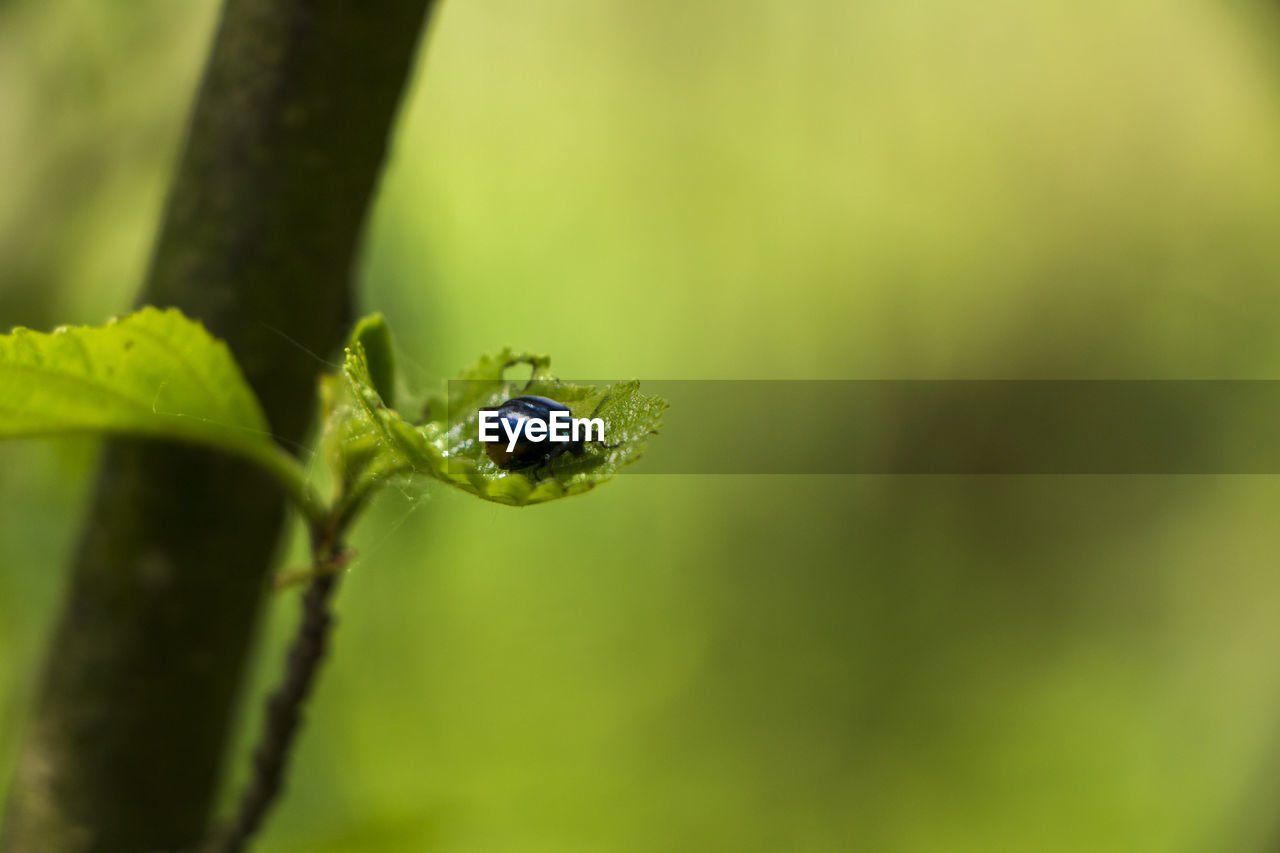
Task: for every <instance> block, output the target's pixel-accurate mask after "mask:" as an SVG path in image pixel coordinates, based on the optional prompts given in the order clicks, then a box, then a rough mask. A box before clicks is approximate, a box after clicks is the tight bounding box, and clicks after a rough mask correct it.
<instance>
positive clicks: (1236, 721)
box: [0, 0, 1280, 853]
mask: <svg viewBox="0 0 1280 853" xmlns="http://www.w3.org/2000/svg"><path fill="white" fill-rule="evenodd" d="M216 11H217V10H216V8H215V6H214V4H213V3H211V2H209V0H198V1H197V0H193V2H184V3H172V2H162V0H141V2H135V3H131V4H127V5H122V4H104V3H94V2H89V0H61V2H57V3H40V2H36V0H4V2H0V175H3V183H2V186H3V190H0V327H5V328H7V327H9V326H11V325H15V324H23V325H29V326H33V327H37V328H48V327H51V326H53V325H56V324H60V323H76V322H85V323H99V322H102V321H103V320H104V319H105V318H106V317H108V316H110V315H112V314H115V313H120V312H123V311H125V310H127V309H128V307H129V306H130V304H131V302H132V299H133V295H134V293H135V291H136V289H137V287H138V285H139V283H140V281H141V278H142V275H143V272H144V270H145V265H146V259H147V253H148V249H149V245H150V241H151V239H152V236H153V234H154V232H155V229H156V224H157V220H158V217H159V214H160V210H161V206H162V203H163V198H164V192H165V186H166V181H167V177H168V175H169V173H170V171H171V169H172V167H173V164H174V161H175V158H176V155H177V151H178V147H179V145H180V142H181V135H182V131H183V123H184V120H185V117H186V114H187V109H188V106H189V103H190V99H191V97H192V94H193V90H194V87H195V85H196V84H197V81H198V77H199V72H200V68H201V64H202V62H203V58H204V55H205V50H206V47H207V44H208V40H209V37H210V34H211V29H212V27H213V25H214V23H215V19H216ZM372 13H373V12H371V14H372ZM428 48H429V49H428V50H426V51H425V52H424V55H423V58H422V60H421V61H420V63H419V66H418V69H417V73H416V76H415V79H414V83H413V86H412V89H411V91H410V93H409V95H408V99H407V101H406V104H405V107H404V110H403V113H402V116H401V120H400V123H399V129H398V132H397V134H396V137H395V143H394V150H393V153H392V159H391V161H390V164H389V168H388V170H387V172H386V174H385V177H384V180H383V183H382V190H381V194H380V196H379V199H378V203H377V207H376V212H375V215H374V218H373V221H372V225H371V229H370V232H369V234H368V238H367V241H366V249H365V252H364V256H363V262H362V264H361V266H360V268H359V270H358V282H359V297H358V301H359V304H360V306H361V307H362V308H365V309H379V310H382V311H384V312H385V313H386V314H387V316H388V318H389V319H390V321H391V323H392V326H393V328H394V329H395V331H396V333H397V335H398V345H399V350H400V353H399V354H400V357H401V361H402V363H403V366H404V370H405V384H406V386H407V388H408V390H409V391H410V392H415V393H422V394H425V393H427V392H430V391H433V390H436V389H437V388H438V387H440V383H441V382H442V381H443V380H444V379H445V378H446V377H448V376H449V375H450V374H451V373H452V372H453V371H455V370H456V369H458V368H459V367H461V366H463V365H464V364H466V363H468V362H469V361H471V360H472V359H473V358H474V357H475V356H476V355H477V354H479V353H480V352H483V351H487V350H493V349H495V348H497V347H500V346H502V345H504V344H511V345H514V346H519V347H527V348H531V349H535V350H543V351H547V352H550V353H552V354H553V356H554V359H555V361H554V367H555V368H557V370H558V372H560V373H561V374H562V375H565V376H585V377H630V376H635V377H640V378H641V379H644V378H652V379H677V378H679V379H703V378H739V379H757V378H768V379H788V378H808V379H850V378H877V379H902V378H931V379H945V378H983V379H987V378H1012V377H1020V378H1182V379H1191V378H1227V377H1230V378H1266V379H1276V378H1280V375H1278V374H1280V337H1278V336H1277V335H1276V334H1275V329H1276V328H1277V322H1278V318H1280V287H1278V283H1280V239H1277V235H1278V234H1280V6H1276V5H1275V4H1274V3H1271V2H1261V0H1259V2H1246V0H1233V2H1229V3H1216V2H1209V0H1181V2H1172V0H1108V2H1091V1H1090V2H1066V0H1043V2H1037V3H1026V2H1020V0H983V1H982V2H980V3H976V4H975V3H956V2H948V0H894V2H889V0H869V2H865V3H856V4H855V3H844V2H839V0H803V2H789V3H782V2H776V1H775V2H770V0H745V2H735V3H723V2H706V3H694V4H690V3H681V2H675V0H658V2H651V3H642V4H636V3H621V2H611V1H609V0H604V1H602V0H555V2H545V3H537V4H527V3H520V2H516V0H446V2H445V3H444V5H443V8H442V10H441V12H440V14H439V15H438V17H437V19H436V21H435V24H434V27H433V29H432V31H431V34H430V38H429V42H428ZM371 49H376V46H371ZM320 355H321V356H325V357H328V356H330V355H331V354H320ZM298 357H299V358H308V359H309V358H311V356H310V355H307V354H305V353H299V356H298ZM778 414H779V415H780V416H785V417H788V418H792V419H794V422H795V428H796V430H797V434H800V435H803V434H804V432H805V431H810V430H816V429H819V428H822V427H824V426H825V425H824V424H823V422H822V420H821V415H820V413H815V412H786V413H778ZM657 440H658V441H660V440H661V439H660V438H659V439H657ZM96 450H97V448H96V445H95V443H94V442H92V441H87V440H83V441H60V442H28V443H22V444H14V445H7V446H2V447H0V555H3V556H2V559H0V779H2V780H4V781H2V782H0V791H2V790H3V788H4V786H5V785H7V784H8V776H9V770H10V768H11V766H12V762H13V758H14V754H15V750H16V744H17V742H18V738H19V737H20V734H21V731H22V727H23V724H24V723H23V721H24V714H25V712H26V710H27V708H28V706H29V704H30V701H31V698H32V693H33V689H34V684H35V679H36V674H37V672H38V667H39V664H40V656H41V649H42V643H43V640H44V638H45V636H46V634H47V632H48V630H49V628H50V624H51V618H52V616H53V614H54V612H55V608H56V602H57V599H58V595H59V592H60V590H61V587H62V583H63V577H64V575H63V572H64V567H65V564H66V562H67V558H68V555H69V553H70V552H71V550H72V549H73V547H74V543H75V539H76V535H77V527H78V524H79V519H80V515H81V512H82V510H83V508H84V505H85V498H86V495H87V486H88V478H89V477H90V476H91V474H92V471H93V463H94V459H95V456H96ZM763 452H767V448H766V449H763ZM1277 507H1280V481H1277V479H1276V478H1275V477H1263V476H1256V477H1081V478H1067V477H1020V478H1019V477H1010V478H999V477H986V478H979V477H923V476H919V477H817V476H811V477H799V476H797V477H782V476H774V477H751V476H735V477H692V476H656V475H655V476H639V475H637V476H628V477H621V478H619V479H618V480H616V481H615V482H613V483H611V484H610V485H609V486H608V487H606V488H604V489H601V490H599V491H597V492H594V493H592V494H590V495H587V496H585V497H582V498H577V499H573V500H570V501H563V502H559V503H556V504H552V505H547V506H541V507H534V508H530V509H526V510H512V509H508V508H506V507H501V506H496V505H490V504H485V503H482V502H480V501H477V500H475V499H473V498H471V497H469V496H467V495H464V494H461V493H454V492H448V491H444V490H439V489H435V488H430V487H423V486H420V485H404V486H398V487H396V488H393V489H391V490H389V492H388V493H387V494H386V495H385V496H384V497H383V498H382V499H381V500H380V501H379V502H378V504H377V505H376V506H375V507H374V508H373V510H372V511H371V513H370V515H369V517H368V518H367V520H366V521H365V523H364V524H363V526H362V527H361V529H360V530H359V532H358V533H357V535H356V539H355V544H356V546H357V547H358V549H359V551H360V553H361V557H360V560H359V562H358V564H357V565H356V567H355V568H354V569H353V570H352V571H351V572H350V574H349V577H348V578H347V579H346V580H345V582H344V588H343V589H342V592H341V595H340V599H341V600H340V604H339V608H340V614H341V622H340V627H339V631H338V635H337V637H336V644H335V652H334V655H333V657H332V658H331V660H330V662H329V665H328V667H327V669H326V670H325V672H324V674H323V678H322V682H321V684H320V688H319V691H318V695H317V696H316V697H315V700H314V703H313V705H312V707H311V710H310V712H309V717H308V723H307V727H306V729H305V732H304V736H303V739H302V741H301V746H300V751H299V753H298V754H297V756H296V761H295V763H294V767H293V771H292V774H291V778H290V782H289V790H288V793H287V797H286V799H285V800H284V801H283V803H282V805H281V807H280V808H279V810H278V811H277V813H276V814H275V816H274V819H273V820H272V821H271V823H270V825H269V829H268V831H267V833H266V835H265V837H264V840H263V844H262V845H261V849H262V850H264V851H296V850H307V851H423V850H438V851H458V852H459V853H462V851H557V853H560V851H636V852H637V853H640V851H645V853H648V851H654V850H688V851H705V850H735V851H777V850H803V851H811V850H812V851H828V850H854V849H857V850H866V851H940V850H945V851H949V852H951V853H961V851H1026V850H1036V851H1063V853H1068V851H1070V853H1076V851H1081V850H1090V851H1118V853H1120V852H1121V851H1122V853H1142V851H1153V853H1154V851H1161V853H1163V851H1262V850H1268V849H1275V845H1276V843H1277V839H1280V654H1278V650H1280V576H1278V575H1277V572H1276V569H1277V564H1278V558H1280V528H1278V526H1277V524H1276V517H1277ZM292 547H293V552H294V553H293V554H291V555H288V556H285V557H282V563H287V562H289V561H290V560H291V559H296V558H297V556H298V554H297V548H296V545H295V546H292ZM296 609H297V602H296V596H294V595H290V594H283V595H280V596H278V597H277V598H276V599H275V600H274V601H273V602H272V603H271V605H270V608H269V612H268V613H267V619H266V623H265V627H264V634H265V636H264V642H263V644H262V647H261V651H260V653H259V655H258V657H257V661H256V670H255V675H254V679H253V686H252V696H250V697H248V698H247V699H246V706H245V711H244V713H243V714H242V717H243V719H244V724H243V726H242V729H243V731H242V733H241V735H240V738H239V741H240V746H239V748H238V749H239V752H238V753H237V755H236V756H235V757H234V758H233V759H232V760H231V761H230V763H229V770H228V792H229V793H230V792H231V791H232V790H233V789H234V788H235V786H236V784H237V782H238V780H239V779H240V778H241V777H242V775H243V771H244V767H245V758H244V752H245V750H246V749H247V746H248V744H249V742H250V740H251V738H252V735H253V732H254V729H255V728H256V718H257V711H258V698H259V696H260V694H261V693H262V692H263V691H264V690H265V689H266V687H267V686H268V685H269V683H270V682H271V681H272V680H273V679H274V677H275V674H276V673H277V671H278V670H279V667H280V652H281V647H282V643H283V641H284V639H285V637H286V636H287V634H288V631H289V630H290V628H291V626H292V624H293V620H294V616H295V611H296Z"/></svg>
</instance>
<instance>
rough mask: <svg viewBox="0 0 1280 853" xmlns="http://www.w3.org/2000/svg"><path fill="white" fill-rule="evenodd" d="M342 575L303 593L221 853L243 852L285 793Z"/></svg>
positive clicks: (218, 846) (323, 577)
mask: <svg viewBox="0 0 1280 853" xmlns="http://www.w3.org/2000/svg"><path fill="white" fill-rule="evenodd" d="M338 577H339V575H338V573H336V572H326V573H322V574H319V575H317V576H316V578H315V580H313V581H312V582H311V585H310V586H308V587H307V591H306V592H305V593H304V594H303V596H302V622H301V624H299V626H298V632H297V634H296V635H295V636H294V638H293V645H292V646H291V647H290V649H289V658H288V663H287V664H286V668H285V675H284V680H283V681H282V682H281V684H280V686H279V687H277V688H276V690H275V692H273V693H272V694H271V697H270V698H269V699H268V700H267V705H266V713H265V714H264V719H263V730H262V735H261V736H260V739H259V741H258V745H257V747H256V748H255V749H254V753H253V773H252V778H251V779H250V781H249V787H248V788H247V789H246V790H245V792H244V795H243V796H242V797H241V799H240V807H239V810H238V812H237V814H236V817H235V819H234V820H233V822H232V823H231V825H230V827H229V828H228V830H227V831H226V833H225V834H224V835H223V836H221V837H220V838H219V839H218V841H217V842H216V843H215V844H214V846H213V849H214V850H215V851H218V853H239V851H242V850H244V849H245V848H246V846H247V845H248V843H249V840H250V839H251V838H252V837H253V834H254V833H255V832H256V831H257V830H258V828H259V827H260V826H261V825H262V821H263V819H264V818H265V817H266V815H267V812H268V810H269V809H270V808H271V805H272V803H273V802H274V801H275V799H276V797H277V796H278V795H279V794H280V791H281V788H282V787H283V779H284V769H285V764H286V763H287V762H288V760H289V752H290V749H291V747H292V746H293V742H294V740H295V739H296V737H297V735H298V731H299V729H300V727H301V726H300V724H301V721H302V706H303V703H304V702H305V701H306V699H307V696H309V695H310V693H311V690H312V687H313V686H314V684H315V678H316V673H317V672H318V670H319V668H320V662H321V661H322V660H323V658H324V654H325V650H326V649H327V648H328V645H329V633H330V631H331V629H332V627H333V621H334V620H333V614H332V612H331V611H330V610H329V601H330V599H331V598H332V596H333V591H334V589H335V587H336V586H337V583H338Z"/></svg>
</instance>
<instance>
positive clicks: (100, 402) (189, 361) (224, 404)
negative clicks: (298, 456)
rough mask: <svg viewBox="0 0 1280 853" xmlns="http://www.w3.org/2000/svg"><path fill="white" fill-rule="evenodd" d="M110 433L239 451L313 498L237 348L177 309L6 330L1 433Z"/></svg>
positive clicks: (0, 345) (298, 494) (0, 342)
mask: <svg viewBox="0 0 1280 853" xmlns="http://www.w3.org/2000/svg"><path fill="white" fill-rule="evenodd" d="M86 432H107V433H116V434H127V435H137V436H145V437H150V438H161V439H171V440H174V441H182V442H187V443H193V444H201V445H205V446H207V447H213V448H217V449H219V450H224V451H228V452H231V453H237V454H240V455H242V456H246V457H249V458H250V459H252V460H254V461H256V462H258V463H259V464H261V465H263V467H265V468H267V469H268V470H269V471H271V472H272V473H273V474H275V475H276V476H278V477H279V478H280V479H281V481H282V482H283V483H284V485H285V486H286V487H287V488H288V489H289V491H290V493H291V494H292V495H293V496H294V497H295V498H297V499H298V500H299V501H300V502H303V504H304V509H309V510H310V509H313V507H307V506H306V503H307V500H306V492H307V490H306V483H305V478H304V477H303V474H302V469H301V467H300V466H299V465H298V464H297V462H296V461H295V460H294V459H293V458H292V457H291V456H289V455H288V454H287V453H285V452H284V451H283V450H282V449H281V448H280V447H279V446H278V445H277V444H276V443H275V441H274V440H273V439H272V438H271V430H270V427H269V426H268V425H267V419H266V416H265V415H264V414H263V412H262V407H261V406H260V405H259V403H258V399H257V397H256V396H254V393H253V391H252V389H250V387H249V384H248V383H247V382H246V381H245V378H244V376H243V374H242V373H241V372H240V368H239V366H238V365H237V364H236V362H235V359H233V358H232V356H231V352H230V350H228V349H227V345H226V344H224V343H223V342H222V341H219V340H217V339H216V338H214V337H213V336H211V335H210V334H209V333H208V332H207V331H205V329H204V327H203V326H201V325H200V324H199V323H197V322H195V321H193V320H189V319H187V318H186V317H184V316H183V315H182V313H181V312H179V311H177V310H175V309H167V310H161V309H157V308H144V309H142V310H141V311H138V312H137V313H134V314H130V315H129V316H127V317H124V318H123V319H118V320H114V321H112V322H111V323H109V324H108V325H106V326H102V327H74V328H71V327H64V328H61V329H57V330H56V331H54V332H52V333H50V334H46V333H42V332H33V331H31V330H30V329H23V328H17V329H14V330H13V331H12V332H10V333H9V334H7V335H0V439H5V438H25V437H31V436H54V435H63V434H68V433H86Z"/></svg>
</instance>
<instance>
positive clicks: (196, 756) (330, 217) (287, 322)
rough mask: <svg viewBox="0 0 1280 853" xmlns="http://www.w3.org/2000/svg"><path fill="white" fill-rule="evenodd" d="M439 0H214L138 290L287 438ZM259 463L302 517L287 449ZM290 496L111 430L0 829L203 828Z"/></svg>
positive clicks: (306, 417)
mask: <svg viewBox="0 0 1280 853" xmlns="http://www.w3.org/2000/svg"><path fill="white" fill-rule="evenodd" d="M432 4H433V3H432V0H390V1H389V2H387V3H381V4H378V5H377V6H376V8H373V7H366V6H363V5H360V4H353V3H349V2H344V0H225V6H224V11H223V15H222V20H221V23H220V25H219V29H218V33H217V35H216V37H215V39H214V43H213V51H212V54H211V56H210V59H209V63H208V66H207V69H206V72H205V75H204V80H203V83H202V85H201V90H200V94H199V97H198V100H197V103H196V107H195V110H194V113H193V116H192V121H191V124H190V129H189V132H188V136H187V143H186V148H185V151H184V152H183V154H182V157H181V163H180V165H179V168H178V171H177V174H176V177H175V180H174V182H173V187H172V189H171V192H170V196H169V200H168V204H167V206H166V210H165V215H164V223H163V226H162V229H161V232H160V235H159V238H158V239H157V241H156V249H155V254H154V257H153V259H152V263H151V268H150V271H149V274H148V279H147V283H146V286H145V287H144V288H143V291H142V294H141V299H140V301H141V302H143V303H148V304H154V305H162V306H175V307H178V308H181V309H182V310H183V311H184V312H185V313H186V314H187V315H188V316H190V317H193V318H195V319H198V320H200V321H202V322H203V323H204V324H205V326H206V327H207V328H208V329H209V331H210V332H211V333H212V334H214V335H215V336H217V337H219V338H222V339H223V340H225V341H226V342H227V344H228V346H230V348H231V351H232V353H233V354H234V355H235V357H236V360H237V362H238V363H239V364H240V366H241V367H242V369H243V370H244V373H245V378H246V379H247V380H248V381H249V383H250V385H252V386H253V388H254V391H255V392H256V393H257V395H258V397H259V399H260V400H261V401H262V403H263V408H264V410H265V413H266V415H267V420H268V422H269V423H270V424H271V428H272V431H273V432H274V433H275V435H276V436H277V437H278V438H279V439H280V440H281V442H282V443H283V444H285V445H286V446H288V447H297V446H299V443H300V442H302V441H303V440H304V439H305V436H306V433H307V427H308V423H309V421H310V419H311V413H312V412H313V411H314V399H315V372H316V371H315V365H314V363H313V361H312V359H311V358H310V357H309V356H305V355H303V354H300V353H299V352H298V347H299V346H300V347H302V348H304V349H306V350H308V351H311V352H315V353H321V354H327V353H329V352H331V351H333V349H334V348H335V347H337V346H338V345H339V343H340V342H341V340H342V339H343V337H344V335H343V331H344V327H345V326H346V323H347V318H348V310H347V309H348V302H349V299H350V286H351V275H352V269H353V266H354V261H355V257H356V250H357V247H358V245H359V240H360V234H361V231H362V228H363V225H364V221H365V215H366V212H367V210H368V208H369V204H370V200H371V198H372V196H373V192H374V189H375V186H376V182H377V177H378V174H379V172H380V170H381V167H382V163H383V159H384V154H385V152H386V150H387V146H388V140H389V138H390V133H391V127H392V123H393V119H394V116H395V113H396V107H397V104H398V103H399V100H400V95H401V92H402V90H403V88H404V85H405V82H406V80H407V78H408V76H409V73H410V71H411V70H412V68H413V59H414V55H415V52H416V47H417V42H418V37H419V33H420V32H421V30H422V25H423V23H424V21H425V18H426V16H427V12H428V11H429V9H430V8H431V6H432ZM290 341H292V342H296V343H290ZM266 461H267V465H268V468H269V469H270V470H272V471H273V472H274V473H275V474H276V475H277V476H278V477H279V476H282V475H283V482H285V483H286V486H290V487H292V488H293V491H294V495H293V496H294V497H295V498H300V504H301V505H302V507H303V509H304V512H306V513H307V515H308V516H309V518H310V520H311V521H312V523H313V526H314V523H315V521H316V520H317V517H318V515H319V513H318V512H317V510H316V507H315V502H314V500H313V499H312V498H311V497H310V496H309V495H308V494H306V493H305V492H304V491H302V490H300V489H299V488H297V483H298V482H300V481H299V480H298V479H296V478H294V477H293V471H294V470H295V469H293V468H292V467H289V468H288V471H286V466H285V464H284V462H283V459H279V458H278V459H275V460H266ZM283 506H284V504H283V499H282V496H281V494H280V492H279V491H278V490H277V489H275V488H273V484H272V482H271V480H270V479H269V478H268V477H267V476H264V475H263V474H262V473H261V472H260V471H259V470H258V469H256V468H254V467H253V466H251V465H249V464H248V463H246V462H243V461H240V460H233V459H227V458H225V457H223V456H221V455H214V454H212V453H209V452H207V451H203V450H200V449H194V448H187V447H169V446H164V445H162V444H157V443H152V442H142V441H114V442H112V443H111V444H110V445H109V446H108V448H107V450H106V452H105V453H104V455H103V462H102V467H101V471H100V474H99V477H98V485H97V490H96V493H95V497H94V502H93V507H92V509H91V510H90V512H89V514H88V518H87V520H86V523H85V530H84V535H83V538H82V539H81V544H80V547H79V549H78V551H77V556H76V560H75V566H74V568H73V571H72V575H71V578H70V579H69V582H68V584H67V592H66V597H65V600H64V603H63V605H62V613H61V616H60V618H59V620H58V623H57V627H56V628H55V631H54V634H53V636H52V638H51V640H50V642H49V646H48V649H47V651H46V652H45V654H44V658H45V660H46V661H47V664H46V669H45V673H44V675H43V679H42V684H41V686H40V687H39V688H38V696H37V697H36V699H35V702H34V708H33V713H32V715H31V722H30V724H29V726H28V727H27V729H26V732H25V736H24V742H23V744H22V746H21V748H20V754H19V755H18V757H17V761H16V767H17V771H16V776H15V779H14V782H13V784H12V786H11V787H10V792H9V801H8V804H7V813H6V815H5V819H4V820H3V821H2V822H0V823H2V826H0V849H3V850H4V851H6V853H80V851H85V850H93V851H100V852H101V853H137V852H138V851H154V850H177V849H190V848H191V847H192V846H194V845H195V844H197V843H199V841H200V839H202V838H204V837H206V836H207V833H208V822H209V817H210V813H211V810H212V805H213V802H214V798H215V795H216V792H217V790H218V782H219V779H218V775H219V770H220V768H221V766H222V764H223V761H222V756H223V753H224V751H225V748H226V745H227V742H228V732H229V730H230V722H231V720H232V717H233V711H234V708H235V702H236V699H237V698H238V697H239V695H240V680H241V676H242V674H243V672H244V669H245V666H244V665H245V662H246V660H247V657H248V653H249V650H250V647H251V640H252V637H253V633H254V627H255V623H256V620H257V618H258V615H259V613H260V612H261V602H262V599H263V597H264V596H265V595H267V594H268V590H269V588H270V584H269V583H268V575H269V573H270V571H271V569H272V565H273V560H274V557H275V555H276V552H277V544H278V541H279V535H280V530H281V522H282V519H283ZM29 568H31V569H33V570H51V568H50V567H46V566H34V567H29ZM318 582H321V583H324V586H328V587H331V586H332V584H333V583H334V581H333V580H332V579H329V580H328V581H327V582H325V579H324V578H321V579H320V581H318ZM324 586H322V587H321V589H323V588H324ZM324 597H327V595H326V596H324ZM322 603H323V602H322ZM317 660H318V657H317ZM312 667H313V668H314V664H312ZM306 686H307V684H306V683H304V684H303V687H306Z"/></svg>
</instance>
